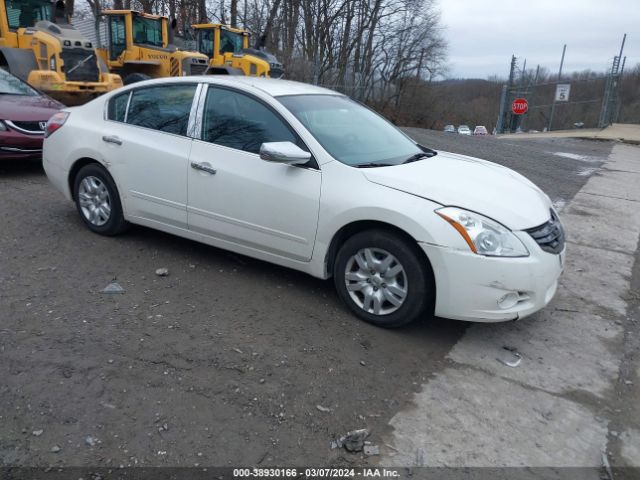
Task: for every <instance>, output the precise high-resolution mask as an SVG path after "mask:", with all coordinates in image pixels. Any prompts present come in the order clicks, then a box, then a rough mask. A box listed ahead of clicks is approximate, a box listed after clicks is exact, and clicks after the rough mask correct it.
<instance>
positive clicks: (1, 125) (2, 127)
mask: <svg viewBox="0 0 640 480" xmlns="http://www.w3.org/2000/svg"><path fill="white" fill-rule="evenodd" d="M6 131H7V126H6V125H5V124H4V122H3V121H2V120H0V132H6Z"/></svg>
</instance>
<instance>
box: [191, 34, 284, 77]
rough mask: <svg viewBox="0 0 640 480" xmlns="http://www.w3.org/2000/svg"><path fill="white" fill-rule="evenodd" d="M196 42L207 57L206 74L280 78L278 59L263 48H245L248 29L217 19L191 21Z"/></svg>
mask: <svg viewBox="0 0 640 480" xmlns="http://www.w3.org/2000/svg"><path fill="white" fill-rule="evenodd" d="M193 28H194V30H195V34H196V45H197V48H198V51H199V52H200V53H203V54H205V55H206V56H207V57H208V58H209V70H208V71H207V74H220V75H247V76H251V77H271V78H280V77H282V75H283V74H284V69H283V68H282V64H281V63H280V62H278V59H277V58H276V57H275V56H274V55H272V54H270V53H268V52H265V51H264V50H257V49H254V48H249V38H250V36H249V32H247V31H246V30H242V29H239V28H232V27H229V26H228V25H222V24H219V23H200V24H197V25H193Z"/></svg>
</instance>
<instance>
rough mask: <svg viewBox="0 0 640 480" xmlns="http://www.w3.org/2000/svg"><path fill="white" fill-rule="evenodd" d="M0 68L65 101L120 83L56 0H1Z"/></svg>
mask: <svg viewBox="0 0 640 480" xmlns="http://www.w3.org/2000/svg"><path fill="white" fill-rule="evenodd" d="M0 68H4V69H5V70H8V71H9V72H10V73H12V74H13V75H15V76H16V77H18V78H20V79H22V80H24V81H26V82H28V83H29V84H31V85H32V86H34V87H35V88H37V89H39V90H41V91H43V92H44V93H46V94H48V95H50V96H52V97H54V98H56V99H57V100H59V101H61V102H62V103H64V104H66V105H78V104H81V103H84V102H86V101H88V100H90V99H91V98H93V97H96V96H98V95H100V94H102V93H105V92H108V91H111V90H113V89H115V88H118V87H121V86H122V80H121V78H120V77H119V76H118V75H112V74H110V73H109V71H108V69H107V66H106V65H105V64H104V63H103V62H101V61H100V60H99V58H98V56H97V55H96V50H95V47H94V45H93V44H92V42H90V41H89V40H87V39H86V38H84V37H83V36H82V34H81V33H80V32H78V31H77V30H76V29H75V28H73V26H72V25H70V24H69V22H68V19H67V18H65V16H64V2H62V1H61V0H59V1H58V2H57V3H51V2H50V1H49V0H0Z"/></svg>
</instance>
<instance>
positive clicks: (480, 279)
mask: <svg viewBox="0 0 640 480" xmlns="http://www.w3.org/2000/svg"><path fill="white" fill-rule="evenodd" d="M514 234H516V235H517V236H518V238H520V240H522V242H523V243H524V244H525V246H526V247H527V249H528V250H529V252H530V255H529V256H528V257H517V258H508V257H485V256H482V255H477V254H475V253H473V252H471V251H460V250H454V249H451V248H448V247H442V246H436V245H430V244H427V243H420V247H421V248H422V249H423V251H424V252H425V254H426V255H427V257H428V258H429V260H430V262H431V266H432V267H433V272H434V276H435V280H436V305H435V314H436V316H439V317H443V318H451V319H456V320H469V321H475V322H502V321H507V320H516V319H519V318H523V317H526V316H527V315H531V314H532V313H535V312H537V311H538V310H540V309H541V308H543V307H545V306H546V305H547V304H548V303H549V302H550V301H551V299H552V298H553V296H554V295H555V293H556V290H557V288H558V278H559V277H560V274H561V273H562V270H563V264H564V255H565V250H563V251H562V252H561V253H560V254H552V253H547V252H544V251H543V250H542V249H541V248H540V246H539V245H538V244H537V243H536V242H535V241H534V240H533V239H532V238H531V237H530V236H529V235H528V234H527V233H525V232H514Z"/></svg>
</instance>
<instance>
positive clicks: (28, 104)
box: [0, 94, 64, 122]
mask: <svg viewBox="0 0 640 480" xmlns="http://www.w3.org/2000/svg"><path fill="white" fill-rule="evenodd" d="M63 108H64V105H62V104H61V103H59V102H56V101H55V100H53V99H52V98H49V97H45V96H42V97H37V96H28V95H3V94H0V118H1V119H2V120H13V121H18V122H38V121H45V120H49V118H51V116H52V115H53V114H54V113H56V112H57V111H58V110H61V109H63Z"/></svg>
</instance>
